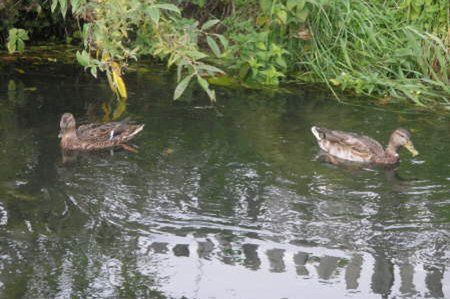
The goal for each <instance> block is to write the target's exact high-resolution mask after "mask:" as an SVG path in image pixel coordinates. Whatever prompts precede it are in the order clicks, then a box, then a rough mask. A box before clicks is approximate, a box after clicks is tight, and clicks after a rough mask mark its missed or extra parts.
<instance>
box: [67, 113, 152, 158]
mask: <svg viewBox="0 0 450 299" xmlns="http://www.w3.org/2000/svg"><path fill="white" fill-rule="evenodd" d="M59 125H60V128H61V131H60V133H59V135H58V137H59V138H61V142H60V147H61V149H63V150H74V151H90V150H97V149H105V148H112V147H115V146H123V147H124V148H126V145H125V144H124V143H126V142H127V141H129V140H131V139H132V138H134V137H135V136H136V134H138V133H139V132H140V131H142V130H143V129H144V125H135V124H128V119H124V120H122V121H119V122H108V123H103V124H97V123H91V124H86V125H81V126H79V127H78V128H77V127H76V122H75V117H74V116H73V115H72V114H71V113H64V114H63V115H62V116H61V121H60V123H59Z"/></svg>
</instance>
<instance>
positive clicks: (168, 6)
mask: <svg viewBox="0 0 450 299" xmlns="http://www.w3.org/2000/svg"><path fill="white" fill-rule="evenodd" d="M154 7H157V8H161V9H165V10H170V11H174V12H176V13H178V14H179V13H181V12H180V9H179V8H178V7H177V6H176V5H173V4H169V3H162V4H155V5H154Z"/></svg>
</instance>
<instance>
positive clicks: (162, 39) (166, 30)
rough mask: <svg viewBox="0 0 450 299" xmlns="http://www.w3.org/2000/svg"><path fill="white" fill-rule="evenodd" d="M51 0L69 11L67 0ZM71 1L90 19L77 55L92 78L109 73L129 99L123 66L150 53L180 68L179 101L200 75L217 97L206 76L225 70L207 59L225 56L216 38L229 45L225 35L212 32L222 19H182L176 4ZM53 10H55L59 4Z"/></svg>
mask: <svg viewBox="0 0 450 299" xmlns="http://www.w3.org/2000/svg"><path fill="white" fill-rule="evenodd" d="M53 3H58V4H59V5H60V6H61V7H60V10H61V13H63V14H64V13H65V11H66V5H61V3H65V0H59V1H54V2H53ZM71 4H72V13H73V14H74V15H75V16H78V17H80V18H81V17H83V16H85V17H84V19H87V20H89V22H86V23H85V24H84V25H83V30H82V32H83V34H82V36H83V40H84V46H85V50H83V51H81V52H79V53H77V59H78V61H79V62H80V64H81V65H83V66H84V67H86V68H89V69H90V71H91V73H92V74H93V75H94V76H97V70H101V71H106V73H107V77H108V81H109V82H110V85H111V87H112V89H113V90H115V91H116V93H117V94H118V95H119V96H120V97H126V89H125V85H124V83H123V80H122V78H121V72H122V68H124V67H126V64H127V62H128V61H129V60H136V59H138V58H139V57H140V56H141V55H152V56H154V57H155V58H158V59H165V60H166V61H167V64H168V66H169V67H171V66H173V65H175V66H176V67H177V74H178V76H177V81H178V85H177V87H176V88H175V92H174V99H178V98H179V97H180V96H181V94H182V93H183V92H184V90H185V89H186V88H187V86H188V85H189V83H190V81H191V79H192V78H196V80H197V82H198V83H199V84H200V86H201V87H202V88H203V89H204V90H205V92H206V93H207V94H208V96H209V97H210V99H211V100H212V101H215V99H216V97H215V92H214V91H213V90H211V88H210V86H209V84H208V82H207V81H206V80H205V79H204V77H207V76H215V75H217V74H220V73H223V71H221V70H220V69H218V68H216V67H214V66H212V65H210V64H208V63H207V62H206V60H205V59H206V58H208V57H213V56H220V55H221V50H220V47H219V46H218V42H220V43H222V45H223V46H224V45H225V44H226V42H225V39H224V37H223V36H222V35H218V34H212V33H211V34H210V33H208V30H209V29H211V28H212V27H213V26H215V25H216V24H217V23H218V22H219V20H210V21H208V22H206V23H204V24H203V25H202V26H200V24H199V23H198V22H196V21H194V20H187V19H183V18H182V17H181V15H180V10H179V9H178V7H177V6H175V5H173V4H170V3H162V2H159V1H147V2H141V1H127V0H109V1H104V2H99V3H96V4H95V5H94V6H92V4H91V3H88V2H86V1H85V2H83V1H82V0H79V1H72V2H71ZM52 8H54V9H56V8H57V5H56V4H55V5H54V6H52ZM86 16H87V17H86ZM205 41H206V43H207V44H208V45H209V47H210V50H211V52H209V53H207V52H205V51H203V50H202V49H201V48H200V46H199V44H200V42H205Z"/></svg>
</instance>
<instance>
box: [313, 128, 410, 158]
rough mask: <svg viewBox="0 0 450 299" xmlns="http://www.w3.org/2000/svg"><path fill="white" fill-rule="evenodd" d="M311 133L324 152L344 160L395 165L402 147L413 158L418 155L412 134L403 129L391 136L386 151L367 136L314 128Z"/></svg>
mask: <svg viewBox="0 0 450 299" xmlns="http://www.w3.org/2000/svg"><path fill="white" fill-rule="evenodd" d="M311 131H312V133H313V134H314V137H316V139H317V143H318V144H319V146H320V148H321V149H322V150H323V151H325V152H327V153H328V154H330V155H332V156H335V157H337V158H339V159H343V160H348V161H354V162H363V163H375V164H395V163H397V162H398V161H399V155H398V154H397V150H398V148H399V147H400V146H404V147H405V148H406V149H408V150H409V151H411V153H412V154H413V156H415V155H416V154H418V153H417V151H416V150H415V149H414V147H413V145H412V142H411V140H410V137H411V134H410V133H409V131H407V130H405V129H402V128H399V129H397V130H395V131H394V132H393V133H392V134H391V137H390V140H389V144H388V146H387V147H386V149H384V148H383V147H382V146H381V144H380V143H379V142H377V141H376V140H374V139H372V138H370V137H368V136H365V135H358V134H355V133H349V132H342V131H336V130H329V129H326V128H319V127H312V128H311Z"/></svg>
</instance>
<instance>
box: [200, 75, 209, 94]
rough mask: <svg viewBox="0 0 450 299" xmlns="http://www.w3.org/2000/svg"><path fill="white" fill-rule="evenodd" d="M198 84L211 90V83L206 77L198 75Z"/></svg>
mask: <svg viewBox="0 0 450 299" xmlns="http://www.w3.org/2000/svg"><path fill="white" fill-rule="evenodd" d="M197 81H198V84H200V86H201V87H202V88H203V89H204V90H205V91H207V90H209V83H208V81H206V80H205V79H203V78H202V77H201V76H197Z"/></svg>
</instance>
